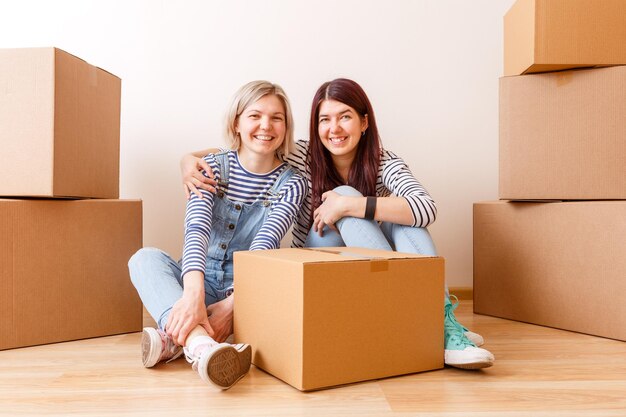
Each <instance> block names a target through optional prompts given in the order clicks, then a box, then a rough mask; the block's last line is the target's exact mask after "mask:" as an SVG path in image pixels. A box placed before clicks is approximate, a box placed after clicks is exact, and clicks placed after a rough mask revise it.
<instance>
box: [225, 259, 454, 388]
mask: <svg viewBox="0 0 626 417" xmlns="http://www.w3.org/2000/svg"><path fill="white" fill-rule="evenodd" d="M443 281H444V261H443V258H438V257H424V256H418V255H411V254H404V253H398V252H389V251H376V250H369V249H362V248H316V249H296V248H289V249H276V250H266V251H251V252H236V253H235V284H234V285H235V292H236V294H237V296H236V297H235V313H234V327H235V338H236V340H237V341H238V342H245V343H250V344H251V345H252V348H253V360H252V362H253V363H254V364H255V365H256V366H257V367H259V368H261V369H264V370H265V371H267V372H269V373H270V374H272V375H274V376H276V377H277V378H280V379H282V380H283V381H285V382H287V383H288V384H290V385H292V386H294V387H295V388H297V389H299V390H303V391H308V390H314V389H319V388H324V387H330V386H334V385H340V384H347V383H352V382H357V381H365V380H369V379H376V378H385V377H390V376H395V375H402V374H409V373H414V372H421V371H427V370H432V369H438V368H442V367H443V294H444V283H443Z"/></svg>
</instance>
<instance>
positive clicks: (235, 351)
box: [184, 338, 252, 390]
mask: <svg viewBox="0 0 626 417" xmlns="http://www.w3.org/2000/svg"><path fill="white" fill-rule="evenodd" d="M207 339H209V340H211V341H212V339H210V338H207ZM194 342H195V340H194ZM184 351H185V357H186V358H187V361H188V362H189V363H191V364H192V368H193V369H194V370H196V371H198V374H199V375H200V378H201V379H202V380H203V381H205V382H209V383H211V384H213V385H215V386H216V387H218V388H221V389H224V390H225V389H228V388H230V387H232V386H233V385H235V383H237V381H239V380H240V379H241V378H243V377H244V376H245V375H246V374H247V373H248V371H249V370H250V364H251V362H252V348H251V347H250V345H248V344H238V345H231V344H228V343H219V344H211V343H206V342H205V343H202V342H200V343H196V344H194V343H193V342H192V344H191V345H190V346H189V347H185V349H184Z"/></svg>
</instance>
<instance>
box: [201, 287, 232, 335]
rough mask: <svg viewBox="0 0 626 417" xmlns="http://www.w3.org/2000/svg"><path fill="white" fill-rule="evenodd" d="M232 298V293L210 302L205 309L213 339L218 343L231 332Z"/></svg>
mask: <svg viewBox="0 0 626 417" xmlns="http://www.w3.org/2000/svg"><path fill="white" fill-rule="evenodd" d="M233 300H234V294H233V295H231V296H229V297H226V298H225V299H223V300H222V301H218V302H217V303H214V304H211V305H210V306H208V307H207V309H206V312H207V315H208V316H209V324H211V328H213V332H214V333H213V339H214V340H215V341H216V342H218V343H222V342H223V341H225V340H226V339H227V338H228V336H230V335H231V334H233Z"/></svg>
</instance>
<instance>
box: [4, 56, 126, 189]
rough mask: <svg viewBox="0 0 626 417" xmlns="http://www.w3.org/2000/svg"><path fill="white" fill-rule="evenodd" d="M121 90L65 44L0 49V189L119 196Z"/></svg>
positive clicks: (113, 79) (116, 81) (111, 78)
mask: <svg viewBox="0 0 626 417" xmlns="http://www.w3.org/2000/svg"><path fill="white" fill-rule="evenodd" d="M120 94H121V80H120V79H119V78H118V77H116V76H115V75H112V74H110V73H108V72H106V71H104V70H102V69H100V68H97V67H94V66H93V65H89V64H88V63H87V62H85V61H83V60H81V59H79V58H77V57H75V56H73V55H70V54H68V53H67V52H64V51H62V50H60V49H56V48H25V49H0V149H2V163H1V164H0V178H2V181H0V195H3V196H28V197H34V196H37V197H93V198H118V196H119V153H120Z"/></svg>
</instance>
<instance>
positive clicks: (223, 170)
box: [215, 151, 230, 198]
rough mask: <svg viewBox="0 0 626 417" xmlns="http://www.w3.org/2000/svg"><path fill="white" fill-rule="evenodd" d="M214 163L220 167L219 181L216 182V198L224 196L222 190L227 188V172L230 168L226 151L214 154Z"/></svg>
mask: <svg viewBox="0 0 626 417" xmlns="http://www.w3.org/2000/svg"><path fill="white" fill-rule="evenodd" d="M215 162H217V165H218V166H219V167H220V180H219V181H218V182H217V189H218V191H217V195H218V197H220V198H221V197H223V196H224V190H225V189H227V188H228V170H229V168H230V164H229V160H228V151H224V152H220V153H216V154H215Z"/></svg>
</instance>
